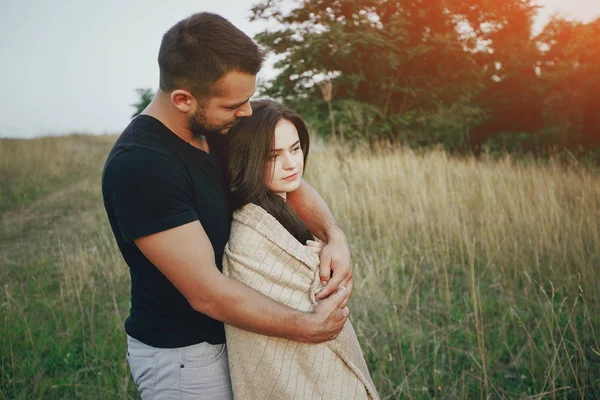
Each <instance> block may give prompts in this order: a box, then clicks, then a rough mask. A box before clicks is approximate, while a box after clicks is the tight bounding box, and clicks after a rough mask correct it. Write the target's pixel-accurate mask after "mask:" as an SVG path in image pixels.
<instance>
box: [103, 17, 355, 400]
mask: <svg viewBox="0 0 600 400" xmlns="http://www.w3.org/2000/svg"><path fill="white" fill-rule="evenodd" d="M262 61H263V57H262V54H261V53H260V51H259V49H258V47H257V46H256V44H255V43H254V42H253V41H252V40H251V39H250V38H248V37H247V36H246V35H245V34H244V33H242V32H241V31H239V30H238V29H237V28H235V27H234V26H233V25H232V24H231V23H229V22H228V21H227V20H225V19H224V18H222V17H220V16H218V15H214V14H209V13H200V14H195V15H192V16H191V17H189V18H187V19H185V20H183V21H180V22H179V23H177V24H176V25H175V26H173V27H172V28H171V29H170V30H169V31H168V32H167V33H165V35H164V37H163V40H162V43H161V47H160V51H159V56H158V62H159V67H160V89H159V90H158V93H157V95H156V97H155V98H154V99H153V101H152V103H151V104H150V105H149V106H148V107H147V108H146V110H145V111H144V112H143V113H142V115H140V116H138V117H136V118H135V119H134V120H133V121H132V122H131V123H130V124H129V126H128V127H127V128H126V129H125V130H124V131H123V133H122V135H121V136H120V138H119V139H118V140H117V142H116V144H115V146H114V148H113V150H112V151H111V153H110V155H109V157H108V159H107V162H106V165H105V168H104V173H103V180H102V190H103V196H104V204H105V207H106V211H107V214H108V218H109V221H110V224H111V227H112V229H113V233H114V235H115V238H116V241H117V244H118V245H119V249H120V250H121V253H122V254H123V257H124V259H125V261H126V262H127V264H128V265H129V267H130V272H131V310H130V316H129V317H128V318H127V321H126V322H125V330H126V332H127V335H128V353H127V357H128V361H129V365H130V368H131V372H132V375H133V378H134V381H135V383H136V385H137V386H138V389H139V390H140V392H141V395H142V398H144V399H153V398H156V399H163V398H177V399H181V398H184V399H187V398H190V399H192V398H193V399H204V398H206V399H230V398H232V393H231V383H230V378H229V369H228V364H227V352H226V347H225V345H224V343H225V334H224V328H223V323H228V324H231V325H235V326H238V327H240V328H242V329H245V330H248V331H252V332H256V333H261V334H265V335H269V336H275V337H282V338H286V339H291V340H295V341H300V342H308V343H319V342H323V341H327V340H331V339H333V338H334V337H335V336H336V335H337V334H338V333H339V332H340V330H341V329H342V327H343V325H344V323H345V321H346V319H347V316H348V313H349V310H348V308H347V306H346V304H347V302H348V298H349V296H350V292H351V290H352V271H351V267H350V252H349V249H348V246H347V243H346V238H345V236H344V235H343V233H342V232H341V230H340V229H339V228H338V226H337V224H336V223H335V221H334V219H333V217H332V215H331V213H330V212H329V210H328V208H327V206H326V205H325V203H324V202H323V200H322V199H321V197H320V196H319V195H318V194H317V193H316V192H315V191H314V190H313V189H312V188H311V187H310V186H309V185H308V184H306V183H305V182H303V183H302V185H301V186H300V188H299V189H298V190H297V191H296V192H295V193H293V194H292V195H290V196H289V201H290V202H291V203H292V204H293V206H294V207H295V208H296V210H297V211H298V213H299V215H300V216H301V217H302V218H303V220H304V221H305V222H306V223H307V225H308V227H309V229H310V230H311V231H312V232H314V233H315V234H316V235H317V236H319V237H320V238H321V239H323V240H324V241H325V242H326V243H327V245H326V246H325V247H324V248H323V251H322V253H321V259H322V264H323V265H322V267H321V271H320V275H321V279H322V280H323V281H324V283H325V284H326V286H325V289H323V290H322V291H321V293H319V296H318V299H319V300H320V301H319V303H318V304H317V306H316V307H315V309H314V311H313V312H311V313H302V312H299V311H296V310H293V309H291V308H289V307H286V306H284V305H281V304H279V303H277V302H274V301H273V300H271V299H269V298H267V297H265V296H263V295H261V294H260V293H258V292H257V291H255V290H253V289H251V288H249V287H248V286H246V285H244V284H242V283H240V282H237V281H235V280H232V279H229V278H227V277H225V276H224V275H222V274H221V261H222V256H223V251H224V246H225V244H226V242H227V240H228V236H229V224H230V221H231V214H230V210H229V209H228V206H227V201H226V194H225V190H226V188H225V184H224V182H223V176H222V172H221V170H220V168H219V166H218V162H217V159H216V156H215V151H211V148H212V149H213V150H214V147H215V146H216V145H218V144H219V139H220V138H221V137H222V136H221V135H224V134H226V133H227V131H228V130H229V128H230V127H231V126H232V125H233V124H234V123H235V121H236V120H237V119H239V118H243V117H247V116H250V115H251V114H252V109H251V107H250V104H249V99H250V97H251V96H252V95H253V94H254V91H255V82H256V74H257V72H258V71H259V69H260V67H261V64H262ZM203 137H206V138H207V139H208V143H207V142H206V141H204V140H203V139H202V138H203ZM330 278H331V279H330Z"/></svg>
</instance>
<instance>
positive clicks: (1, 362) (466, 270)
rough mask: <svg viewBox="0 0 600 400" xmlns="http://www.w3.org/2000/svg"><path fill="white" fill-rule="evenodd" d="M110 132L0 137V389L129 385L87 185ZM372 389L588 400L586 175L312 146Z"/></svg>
mask: <svg viewBox="0 0 600 400" xmlns="http://www.w3.org/2000/svg"><path fill="white" fill-rule="evenodd" d="M115 139H116V137H114V136H104V137H93V136H86V135H72V136H65V137H52V138H40V139H35V140H15V139H1V140H0V189H1V190H0V221H1V222H0V239H1V240H0V400H3V399H72V398H73V399H74V398H78V399H99V398H100V399H136V398H138V395H137V393H136V390H135V387H134V384H133V382H132V380H131V377H130V375H129V370H128V366H127V362H126V359H125V348H126V342H125V333H124V330H123V322H124V320H125V318H126V316H127V315H128V309H129V297H128V296H129V271H128V269H127V266H126V265H125V264H124V262H123V260H122V258H121V256H120V253H119V252H118V249H117V247H116V244H115V242H114V239H113V237H112V233H111V231H110V227H109V225H108V222H107V219H106V216H105V213H104V208H103V204H102V198H101V188H100V176H101V172H102V167H103V164H104V160H105V158H106V155H107V154H108V151H109V150H110V148H111V146H112V143H113V142H114V140H115ZM306 179H307V180H308V182H310V183H311V184H312V185H313V186H314V187H315V188H316V189H317V190H318V191H319V192H320V193H321V194H322V196H323V197H324V198H325V199H326V201H327V202H328V204H329V205H330V207H331V209H332V210H333V212H334V214H335V216H336V217H337V219H338V220H339V222H340V224H341V225H342V227H343V228H344V230H345V232H346V234H347V235H348V238H349V241H350V244H351V247H352V251H353V261H354V272H355V281H354V282H355V284H354V292H353V296H352V299H351V302H350V308H351V319H352V321H353V324H354V327H355V329H356V331H357V334H358V335H359V340H360V342H361V344H362V346H363V351H364V353H365V357H366V359H367V362H368V364H369V367H370V369H371V372H372V376H373V379H374V381H375V384H376V386H377V388H378V390H379V392H380V395H381V397H382V399H429V398H443V399H456V398H460V399H542V398H543V399H546V398H548V399H596V398H600V280H599V279H598V278H599V272H598V269H599V268H600V230H599V226H600V174H599V173H598V170H594V169H589V168H584V167H582V166H580V165H578V163H577V161H576V160H571V162H564V161H561V162H559V161H557V160H553V159H549V160H543V161H540V160H534V159H519V160H516V159H513V158H511V157H510V156H506V157H502V158H500V159H492V158H486V157H482V158H480V159H475V158H471V157H463V158H456V157H452V156H449V155H448V154H446V153H444V152H443V151H441V150H433V151H427V152H415V151H412V150H410V149H405V148H392V147H385V146H382V147H379V148H376V149H368V148H360V147H359V148H357V149H354V150H352V151H350V150H349V149H347V148H342V147H338V146H329V145H325V144H322V143H321V144H318V145H316V146H314V149H313V151H312V152H311V156H310V160H309V163H308V169H307V175H306Z"/></svg>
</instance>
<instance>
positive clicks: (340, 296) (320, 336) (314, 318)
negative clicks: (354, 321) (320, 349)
mask: <svg viewBox="0 0 600 400" xmlns="http://www.w3.org/2000/svg"><path fill="white" fill-rule="evenodd" d="M348 296H349V293H348V291H347V290H346V288H344V287H343V286H340V288H339V289H338V291H337V292H335V293H334V294H332V295H331V296H329V297H328V298H326V299H325V300H322V301H318V302H317V303H316V304H315V307H314V308H313V310H312V312H311V313H309V314H306V319H307V321H306V323H305V324H306V325H305V326H306V327H308V328H309V329H311V332H310V333H309V334H308V336H307V337H306V338H299V341H301V342H304V343H321V342H327V341H329V340H333V339H335V338H336V337H337V335H339V333H340V332H341V330H342V328H343V327H344V324H345V323H346V320H347V319H348V315H349V314H350V310H349V309H348V307H347V306H342V304H346V303H348Z"/></svg>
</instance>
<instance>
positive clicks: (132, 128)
mask: <svg viewBox="0 0 600 400" xmlns="http://www.w3.org/2000/svg"><path fill="white" fill-rule="evenodd" d="M164 134H165V132H161V131H160V127H157V126H156V125H154V124H152V121H151V120H150V119H149V117H147V116H138V117H136V118H134V119H133V120H132V121H131V122H130V123H129V125H128V126H127V128H125V130H124V131H123V133H121V135H120V136H119V138H118V139H117V141H116V142H115V144H114V146H113V148H112V150H111V151H110V153H109V155H108V158H107V160H106V164H105V167H104V169H105V171H106V169H107V168H108V166H109V165H110V164H114V163H118V164H125V165H128V164H131V167H132V168H133V167H135V166H136V165H141V166H146V165H149V166H150V165H155V163H157V162H159V163H165V162H169V161H170V162H172V163H174V164H177V163H178V157H177V155H176V154H175V153H174V152H173V150H172V149H171V148H170V147H169V146H168V145H167V144H166V141H165V140H163V138H162V137H161V135H164Z"/></svg>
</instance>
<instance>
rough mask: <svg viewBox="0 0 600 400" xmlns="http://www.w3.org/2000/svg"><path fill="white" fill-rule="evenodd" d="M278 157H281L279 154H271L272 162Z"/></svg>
mask: <svg viewBox="0 0 600 400" xmlns="http://www.w3.org/2000/svg"><path fill="white" fill-rule="evenodd" d="M277 157H279V153H275V154H271V160H275V159H276V158H277Z"/></svg>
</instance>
